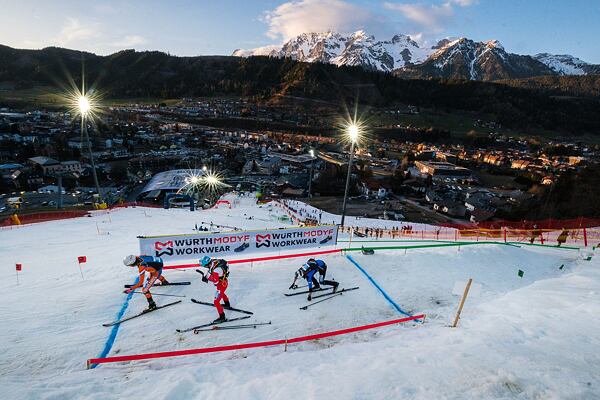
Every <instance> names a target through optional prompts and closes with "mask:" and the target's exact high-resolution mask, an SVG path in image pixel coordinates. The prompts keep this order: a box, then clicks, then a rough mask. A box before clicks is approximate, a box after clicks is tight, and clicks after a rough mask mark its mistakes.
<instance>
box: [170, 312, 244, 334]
mask: <svg viewBox="0 0 600 400" xmlns="http://www.w3.org/2000/svg"><path fill="white" fill-rule="evenodd" d="M247 318H250V316H249V315H246V316H245V317H239V318H228V319H226V320H225V321H220V322H209V323H208V324H202V325H198V326H192V327H191V328H187V329H177V332H179V333H183V332H189V331H193V330H195V329H200V328H206V327H208V326H214V325H219V324H224V323H225V322H232V321H239V320H240V319H247Z"/></svg>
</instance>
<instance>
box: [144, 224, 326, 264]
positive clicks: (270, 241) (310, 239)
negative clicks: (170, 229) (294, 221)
mask: <svg viewBox="0 0 600 400" xmlns="http://www.w3.org/2000/svg"><path fill="white" fill-rule="evenodd" d="M337 233H338V227H337V226H334V225H325V226H311V227H303V228H292V229H267V230H261V231H236V232H225V233H208V234H203V233H198V234H189V235H172V236H152V237H145V236H139V237H138V238H139V241H140V254H144V255H151V256H155V257H161V258H162V259H163V261H164V262H165V263H169V262H170V261H175V260H190V259H198V258H202V257H204V256H210V257H227V256H231V255H242V254H243V255H244V256H245V255H246V254H252V253H272V252H280V251H289V250H297V249H309V248H317V247H321V246H333V245H335V244H336V243H337Z"/></svg>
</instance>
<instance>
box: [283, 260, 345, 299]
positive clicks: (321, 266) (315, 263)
mask: <svg viewBox="0 0 600 400" xmlns="http://www.w3.org/2000/svg"><path fill="white" fill-rule="evenodd" d="M317 274H319V278H318V279H317V277H316V276H315V275H317ZM326 274H327V264H325V262H324V261H323V260H315V259H314V258H310V259H309V260H308V261H307V262H306V264H304V265H302V266H301V267H300V268H299V269H298V271H296V273H295V274H294V281H293V282H292V284H291V286H290V289H297V288H298V285H296V280H297V279H298V278H299V277H302V278H304V279H306V282H307V283H308V290H309V293H308V301H311V300H312V292H313V291H314V290H316V289H320V288H321V285H328V286H333V291H334V292H335V291H336V290H337V287H338V285H339V282H335V281H329V280H326V279H325V276H326Z"/></svg>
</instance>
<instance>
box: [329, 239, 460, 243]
mask: <svg viewBox="0 0 600 400" xmlns="http://www.w3.org/2000/svg"><path fill="white" fill-rule="evenodd" d="M340 242H344V243H350V242H352V243H411V242H413V243H414V242H436V243H457V242H456V241H455V240H435V239H431V240H426V239H414V240H352V241H350V240H338V243H340Z"/></svg>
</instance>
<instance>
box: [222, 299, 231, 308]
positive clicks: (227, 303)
mask: <svg viewBox="0 0 600 400" xmlns="http://www.w3.org/2000/svg"><path fill="white" fill-rule="evenodd" d="M223 307H225V308H230V307H231V304H230V303H229V300H227V301H224V302H223Z"/></svg>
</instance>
